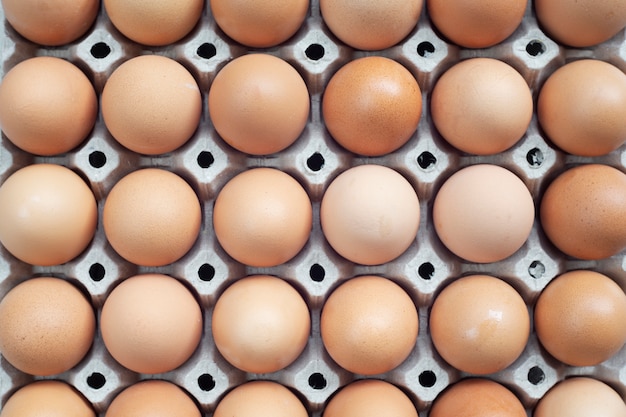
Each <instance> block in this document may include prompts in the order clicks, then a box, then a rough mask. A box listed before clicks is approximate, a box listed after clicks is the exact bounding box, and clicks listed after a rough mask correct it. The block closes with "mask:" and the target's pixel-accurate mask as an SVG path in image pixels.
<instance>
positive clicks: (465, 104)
mask: <svg viewBox="0 0 626 417" xmlns="http://www.w3.org/2000/svg"><path fill="white" fill-rule="evenodd" d="M430 109H431V115H432V120H433V122H434V124H435V127H436V128H437V130H438V131H439V133H440V134H441V135H442V136H443V138H444V139H445V140H447V141H448V142H449V143H450V144H451V145H452V146H454V147H455V148H457V149H460V150H461V151H463V152H467V153H471V154H476V155H493V154H496V153H499V152H502V151H504V150H506V149H509V148H510V147H511V146H513V145H514V144H515V143H517V142H518V141H519V140H520V139H521V138H522V136H524V134H525V133H526V129H528V125H529V124H530V120H531V119H532V116H533V98H532V95H531V93H530V89H529V87H528V84H526V81H525V80H524V78H523V77H522V76H521V74H520V73H519V72H517V71H516V70H515V69H514V68H513V67H511V66H510V65H508V64H506V63H505V62H502V61H499V60H497V59H493V58H472V59H467V60H464V61H461V62H459V63H458V64H456V65H454V66H453V67H452V68H450V69H449V70H447V71H446V72H445V73H444V74H443V75H442V76H441V77H440V78H439V80H438V81H437V83H436V84H435V87H434V89H433V92H432V96H431V102H430Z"/></svg>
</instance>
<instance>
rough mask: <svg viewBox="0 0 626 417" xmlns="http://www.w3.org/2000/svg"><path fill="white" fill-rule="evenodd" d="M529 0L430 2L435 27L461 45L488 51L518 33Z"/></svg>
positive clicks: (427, 4) (428, 2) (428, 3)
mask: <svg viewBox="0 0 626 417" xmlns="http://www.w3.org/2000/svg"><path fill="white" fill-rule="evenodd" d="M526 5H527V1H526V0H505V1H502V0H479V1H476V0H427V2H426V7H427V10H428V14H429V16H430V18H431V20H432V22H433V23H434V25H435V27H436V28H437V29H439V30H440V31H441V33H443V35H444V36H445V37H447V38H448V39H450V40H451V41H452V42H454V43H456V44H457V45H460V46H464V47H466V48H487V47H489V46H493V45H496V44H498V43H500V42H502V41H504V40H505V39H507V38H508V37H509V36H511V35H512V34H513V32H515V29H517V27H518V26H519V25H520V23H522V19H523V18H524V13H525V11H526Z"/></svg>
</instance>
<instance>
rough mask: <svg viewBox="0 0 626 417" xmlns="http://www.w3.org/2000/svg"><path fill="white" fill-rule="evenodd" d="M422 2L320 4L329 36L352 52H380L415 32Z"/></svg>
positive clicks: (323, 0) (337, 0)
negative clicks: (336, 38) (356, 50)
mask: <svg viewBox="0 0 626 417" xmlns="http://www.w3.org/2000/svg"><path fill="white" fill-rule="evenodd" d="M422 6H423V1H422V0H408V1H407V0H390V1H382V2H381V1H370V0H365V1H351V0H320V11H321V13H322V17H323V19H324V22H325V23H326V24H327V25H328V28H329V29H330V30H331V32H332V33H333V34H334V35H335V36H337V37H338V38H339V39H340V40H341V41H342V42H344V43H346V44H348V45H349V46H351V47H353V48H356V49H363V50H381V49H385V48H389V47H391V46H393V45H395V44H397V43H399V42H400V41H401V40H403V39H404V38H405V37H406V36H407V35H408V34H409V33H411V31H412V30H413V29H414V28H415V25H416V24H417V21H418V19H419V16H420V13H421V12H422Z"/></svg>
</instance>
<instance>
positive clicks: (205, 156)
mask: <svg viewBox="0 0 626 417" xmlns="http://www.w3.org/2000/svg"><path fill="white" fill-rule="evenodd" d="M197 161H198V165H199V166H200V168H209V167H210V166H211V165H213V162H215V158H214V157H213V154H212V153H211V152H208V151H202V152H200V153H199V154H198V159H197Z"/></svg>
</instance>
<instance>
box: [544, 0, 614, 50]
mask: <svg viewBox="0 0 626 417" xmlns="http://www.w3.org/2000/svg"><path fill="white" fill-rule="evenodd" d="M534 6H535V14H536V15H537V19H538V20H539V23H540V25H541V26H542V28H543V30H545V31H546V32H547V33H548V35H549V36H551V37H552V38H553V39H555V40H556V41H557V42H560V43H563V44H565V45H569V46H574V47H586V46H593V45H597V44H599V43H602V42H604V41H607V40H609V39H610V38H612V37H613V36H615V35H617V34H618V33H619V32H620V31H622V29H624V27H625V26H626V3H624V2H623V1H619V0H535V1H534Z"/></svg>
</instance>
